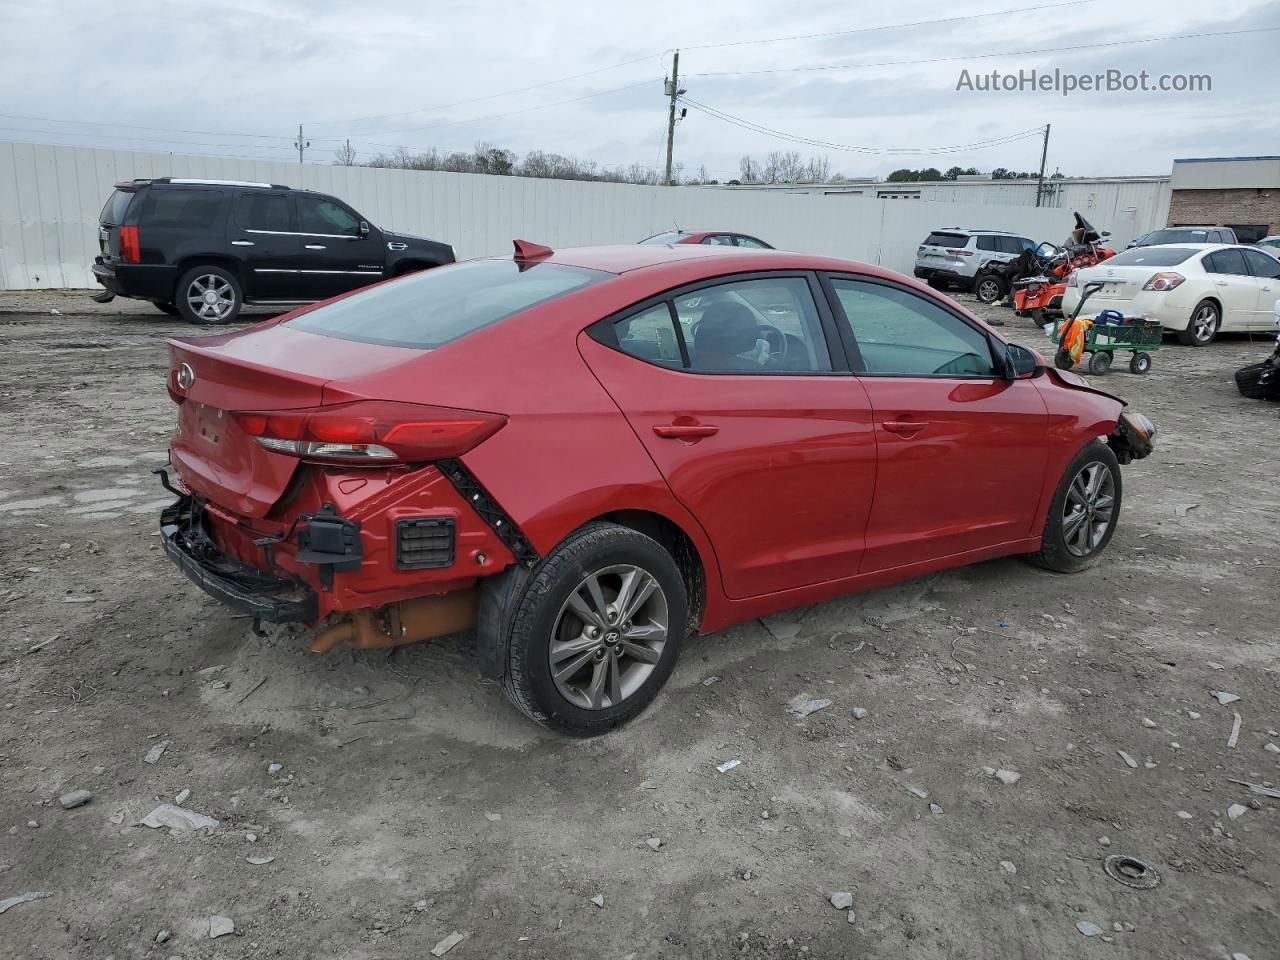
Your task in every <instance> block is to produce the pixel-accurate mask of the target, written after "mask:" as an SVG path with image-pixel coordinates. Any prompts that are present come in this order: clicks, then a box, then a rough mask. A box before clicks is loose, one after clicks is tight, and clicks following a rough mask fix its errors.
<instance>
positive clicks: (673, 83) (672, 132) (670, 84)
mask: <svg viewBox="0 0 1280 960" xmlns="http://www.w3.org/2000/svg"><path fill="white" fill-rule="evenodd" d="M684 92H685V91H683V90H681V89H680V51H679V50H677V51H676V52H675V55H674V56H673V57H672V58H671V78H670V79H669V80H668V81H667V83H666V94H667V96H668V97H669V98H670V100H671V104H670V106H669V107H668V108H667V172H666V175H665V176H664V177H663V181H662V182H663V183H665V184H666V185H667V186H668V187H669V186H671V151H672V148H673V147H674V146H675V140H676V100H678V99H679V98H680V94H682V93H684Z"/></svg>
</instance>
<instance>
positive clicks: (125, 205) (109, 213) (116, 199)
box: [98, 190, 133, 227]
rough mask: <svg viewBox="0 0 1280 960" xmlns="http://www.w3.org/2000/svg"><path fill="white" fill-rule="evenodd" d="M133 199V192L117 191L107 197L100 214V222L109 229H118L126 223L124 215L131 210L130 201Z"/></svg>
mask: <svg viewBox="0 0 1280 960" xmlns="http://www.w3.org/2000/svg"><path fill="white" fill-rule="evenodd" d="M132 199H133V191H132V190H117V191H116V192H115V193H113V194H111V196H109V197H107V202H106V203H104V204H103V205H102V212H101V213H100V214H98V222H99V223H101V224H105V225H106V226H109V227H118V226H120V224H122V223H124V213H125V211H126V210H128V209H129V201H130V200H132Z"/></svg>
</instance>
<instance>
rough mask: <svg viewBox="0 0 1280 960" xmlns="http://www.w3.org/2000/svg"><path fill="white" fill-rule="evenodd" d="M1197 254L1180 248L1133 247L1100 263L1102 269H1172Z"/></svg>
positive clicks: (1197, 251) (1194, 251)
mask: <svg viewBox="0 0 1280 960" xmlns="http://www.w3.org/2000/svg"><path fill="white" fill-rule="evenodd" d="M1199 252H1200V251H1199V250H1187V249H1184V248H1182V247H1134V248H1133V249H1132V250H1126V251H1124V252H1123V253H1117V254H1116V255H1115V256H1114V257H1112V258H1111V259H1110V260H1104V261H1102V265H1103V266H1104V267H1172V266H1175V265H1177V264H1179V263H1182V261H1184V260H1186V259H1187V258H1188V257H1191V256H1194V255H1195V254H1197V253H1199Z"/></svg>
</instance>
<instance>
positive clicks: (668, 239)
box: [640, 230, 684, 243]
mask: <svg viewBox="0 0 1280 960" xmlns="http://www.w3.org/2000/svg"><path fill="white" fill-rule="evenodd" d="M683 236H684V234H683V233H680V232H679V231H678V230H677V231H674V232H672V233H660V234H658V235H657V236H656V237H649V238H648V239H647V240H641V241H640V242H641V243H679V242H680V238H681V237H683Z"/></svg>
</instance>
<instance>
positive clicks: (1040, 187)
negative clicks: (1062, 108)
mask: <svg viewBox="0 0 1280 960" xmlns="http://www.w3.org/2000/svg"><path fill="white" fill-rule="evenodd" d="M1051 126H1052V124H1048V123H1046V124H1045V125H1044V146H1043V147H1041V148H1040V179H1039V181H1038V182H1037V183H1036V206H1037V207H1038V206H1040V198H1041V197H1042V196H1044V161H1045V158H1046V157H1048V156H1049V127H1051Z"/></svg>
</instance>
